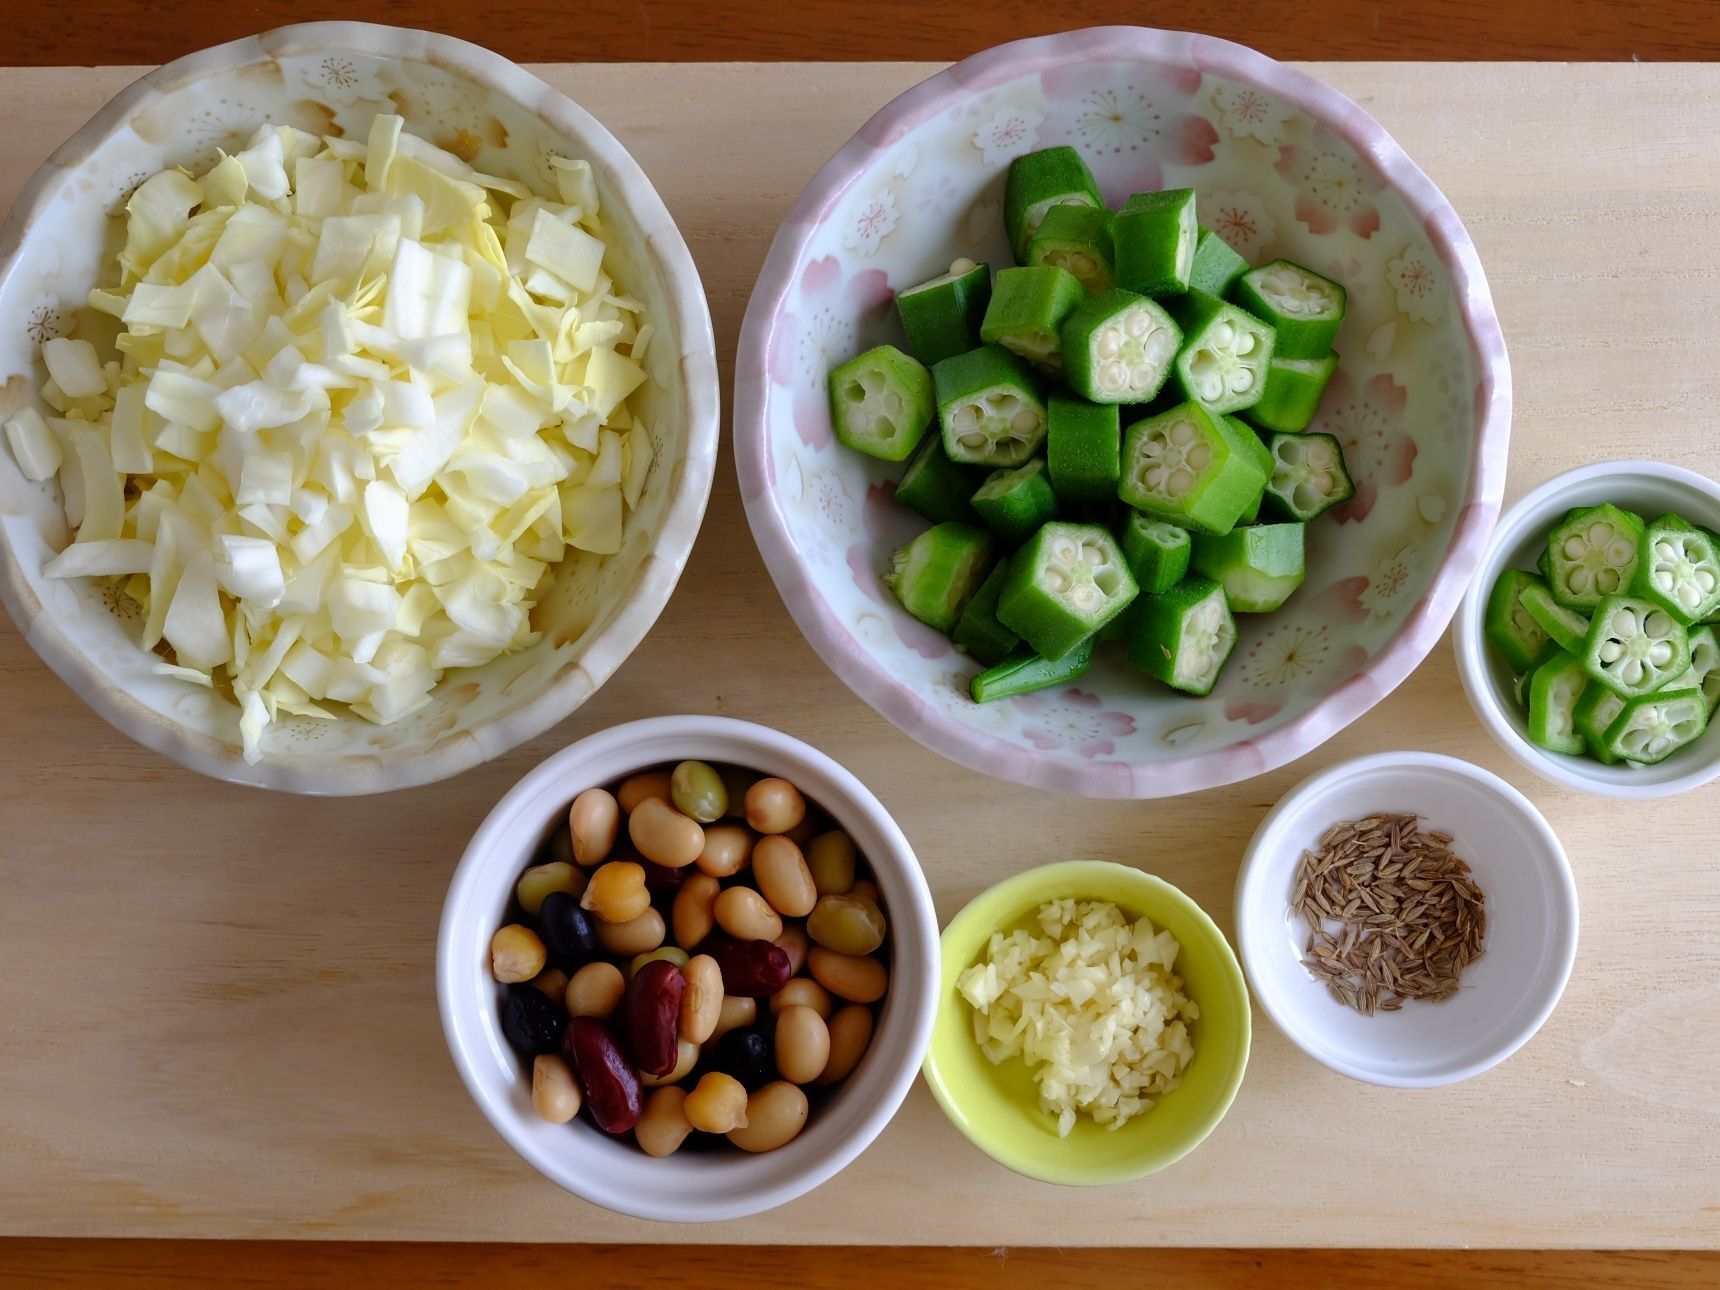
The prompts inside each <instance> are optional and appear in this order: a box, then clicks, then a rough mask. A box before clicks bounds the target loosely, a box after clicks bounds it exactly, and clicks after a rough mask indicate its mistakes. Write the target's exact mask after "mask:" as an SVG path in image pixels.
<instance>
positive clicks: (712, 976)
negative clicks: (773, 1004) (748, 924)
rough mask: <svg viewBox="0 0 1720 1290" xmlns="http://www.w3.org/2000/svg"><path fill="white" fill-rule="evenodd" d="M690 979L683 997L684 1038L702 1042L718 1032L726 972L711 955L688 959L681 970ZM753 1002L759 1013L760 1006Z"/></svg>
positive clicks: (682, 1032)
mask: <svg viewBox="0 0 1720 1290" xmlns="http://www.w3.org/2000/svg"><path fill="white" fill-rule="evenodd" d="M681 974H682V975H683V976H685V977H686V978H687V992H686V993H685V994H683V995H682V996H681V1037H682V1038H683V1039H688V1040H691V1041H692V1042H693V1043H695V1044H702V1043H704V1042H706V1041H707V1040H708V1039H710V1038H711V1036H712V1035H714V1034H715V1033H716V1031H717V1023H718V1021H719V1020H720V1019H721V1017H722V1011H723V974H722V971H721V969H719V968H718V967H717V961H716V960H715V959H714V958H712V957H711V956H710V955H709V954H700V955H697V956H695V957H693V958H691V959H688V960H687V966H686V967H684V968H682V969H681ZM747 1002H748V1003H752V1004H753V1009H754V1013H755V1015H756V1013H757V1008H758V1005H757V1004H756V1003H754V1001H753V1000H751V999H748V1000H747Z"/></svg>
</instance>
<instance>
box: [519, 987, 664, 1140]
mask: <svg viewBox="0 0 1720 1290" xmlns="http://www.w3.org/2000/svg"><path fill="white" fill-rule="evenodd" d="M534 993H535V991H534ZM538 997H539V998H542V997H543V996H542V995H539V996H538ZM562 1048H563V1051H564V1052H565V1053H566V1054H567V1060H568V1061H569V1062H570V1063H572V1065H573V1073H574V1074H575V1075H577V1076H579V1082H580V1084H581V1086H583V1087H584V1089H585V1104H586V1105H587V1106H588V1107H590V1108H591V1118H592V1119H593V1120H595V1121H596V1122H597V1127H598V1128H600V1129H602V1130H603V1131H604V1132H605V1133H626V1132H627V1131H628V1130H629V1129H631V1128H632V1127H633V1126H634V1125H635V1124H637V1123H639V1115H640V1112H641V1111H643V1110H644V1106H645V1095H644V1090H643V1089H641V1088H640V1087H639V1076H638V1074H637V1073H636V1072H635V1071H634V1069H633V1067H631V1066H630V1065H628V1063H627V1059H626V1058H625V1057H623V1056H622V1055H621V1049H620V1048H618V1047H617V1046H616V1044H615V1040H614V1038H613V1037H612V1036H611V1035H610V1033H609V1030H608V1028H607V1027H605V1026H604V1024H603V1023H602V1022H601V1021H595V1020H593V1019H592V1018H590V1017H575V1018H574V1019H573V1020H572V1021H570V1022H568V1023H567V1033H566V1034H565V1035H564V1036H563V1037H562Z"/></svg>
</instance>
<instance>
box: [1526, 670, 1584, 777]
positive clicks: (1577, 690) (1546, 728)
mask: <svg viewBox="0 0 1720 1290" xmlns="http://www.w3.org/2000/svg"><path fill="white" fill-rule="evenodd" d="M1588 683H1589V678H1588V674H1587V673H1586V672H1584V671H1583V665H1582V663H1581V661H1580V660H1578V659H1575V658H1573V657H1571V656H1570V655H1569V654H1566V653H1564V652H1563V651H1561V652H1560V653H1559V655H1558V657H1556V658H1554V659H1553V660H1552V661H1551V662H1549V663H1545V664H1543V665H1542V666H1540V667H1538V668H1536V669H1535V675H1534V678H1533V679H1532V680H1531V681H1530V682H1529V739H1530V742H1532V743H1534V744H1536V745H1538V746H1539V747H1542V748H1545V749H1546V750H1547V751H1548V752H1557V753H1580V752H1582V751H1583V736H1582V734H1581V733H1580V732H1579V731H1578V730H1577V727H1576V720H1575V709H1576V706H1577V700H1578V699H1579V698H1581V697H1582V693H1583V689H1584V687H1586V686H1587V685H1588Z"/></svg>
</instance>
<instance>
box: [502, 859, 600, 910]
mask: <svg viewBox="0 0 1720 1290" xmlns="http://www.w3.org/2000/svg"><path fill="white" fill-rule="evenodd" d="M584 890H585V874H584V873H583V872H582V871H581V870H578V869H575V868H574V867H573V866H572V865H570V864H568V863H567V862H565V861H562V860H555V861H552V862H550V863H549V864H540V865H533V866H532V867H531V868H530V869H527V870H526V871H525V872H524V873H522V874H521V875H520V880H519V881H518V882H517V883H515V884H514V899H516V900H518V901H519V902H520V908H521V909H523V910H525V912H526V913H528V914H530V915H532V916H533V917H534V918H535V917H536V916H537V912H538V910H540V909H542V908H543V899H544V897H545V896H547V895H549V894H550V892H552V891H565V892H566V893H567V894H568V895H570V896H578V895H579V894H580V893H581V892H583V891H584Z"/></svg>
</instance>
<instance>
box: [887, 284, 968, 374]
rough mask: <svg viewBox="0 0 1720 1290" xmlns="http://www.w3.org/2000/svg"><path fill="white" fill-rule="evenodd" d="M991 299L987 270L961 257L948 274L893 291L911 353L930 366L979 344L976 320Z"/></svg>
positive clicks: (963, 352)
mask: <svg viewBox="0 0 1720 1290" xmlns="http://www.w3.org/2000/svg"><path fill="white" fill-rule="evenodd" d="M990 301H991V270H990V269H989V268H987V267H986V266H985V265H983V264H975V263H974V262H973V261H972V260H969V259H967V258H965V257H963V258H962V259H959V260H957V261H955V262H954V263H953V264H951V265H950V271H949V272H948V273H940V274H939V275H938V276H937V277H935V278H932V279H930V280H928V281H926V282H922V283H920V284H919V285H918V286H916V287H908V288H907V289H906V290H903V291H898V292H897V293H896V312H897V313H898V314H900V315H901V318H902V327H903V329H904V330H905V331H906V332H907V333H908V344H909V346H911V347H912V349H913V351H914V355H915V357H916V358H918V359H919V360H920V361H921V362H922V363H924V364H926V365H927V366H928V367H930V366H931V365H932V364H933V363H941V362H943V361H944V359H946V358H954V357H955V356H956V355H957V354H965V353H966V352H967V351H968V350H970V349H972V348H973V347H974V346H976V345H978V344H979V324H980V319H982V318H984V317H985V307H986V305H987V304H988V303H989V302H990Z"/></svg>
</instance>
